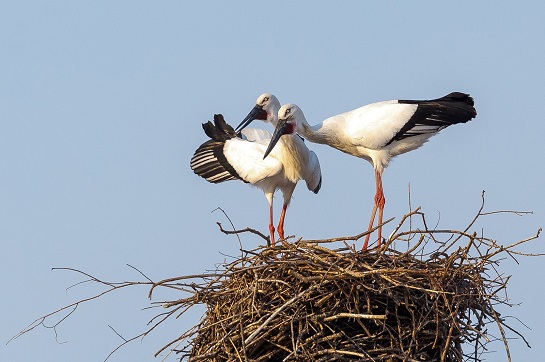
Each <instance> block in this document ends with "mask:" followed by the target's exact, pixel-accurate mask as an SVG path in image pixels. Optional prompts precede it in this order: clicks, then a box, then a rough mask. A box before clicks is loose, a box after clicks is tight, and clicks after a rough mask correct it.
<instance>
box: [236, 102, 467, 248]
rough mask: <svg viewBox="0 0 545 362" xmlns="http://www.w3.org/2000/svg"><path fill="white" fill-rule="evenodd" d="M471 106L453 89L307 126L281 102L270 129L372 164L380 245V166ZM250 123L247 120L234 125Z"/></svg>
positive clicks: (459, 118) (294, 109)
mask: <svg viewBox="0 0 545 362" xmlns="http://www.w3.org/2000/svg"><path fill="white" fill-rule="evenodd" d="M473 106H474V102H473V98H472V97H470V96H469V95H468V94H465V93H459V92H453V93H450V94H448V95H446V96H444V97H441V98H438V99H432V100H391V101H383V102H377V103H372V104H369V105H366V106H363V107H360V108H357V109H355V110H353V111H350V112H346V113H342V114H339V115H336V116H333V117H330V118H327V119H326V120H324V121H323V122H321V123H319V124H317V125H315V126H310V125H309V124H308V122H307V120H306V119H305V116H304V114H303V112H302V111H301V109H300V108H299V107H298V106H297V105H295V104H286V105H284V106H282V107H281V108H280V110H279V111H278V124H277V127H276V130H275V133H274V134H275V135H278V134H282V133H288V134H291V133H293V132H297V133H299V134H300V135H301V136H303V137H304V138H306V139H308V140H309V141H311V142H315V143H322V144H327V145H329V146H331V147H334V148H336V149H338V150H340V151H342V152H344V153H347V154H349V155H352V156H356V157H360V158H363V159H365V160H367V161H369V162H370V163H371V164H372V165H373V168H374V170H375V184H376V193H375V199H374V204H373V210H372V212H371V219H370V220H369V226H368V231H371V230H372V229H373V225H374V221H375V215H376V213H377V210H378V225H379V227H378V231H377V233H378V242H377V246H380V244H381V241H382V226H381V224H382V215H383V211H384V204H385V203H386V199H385V197H384V191H383V188H382V173H383V171H384V169H385V168H386V167H387V166H388V163H389V162H390V160H391V159H392V158H393V157H395V156H397V155H400V154H403V153H406V152H409V151H412V150H415V149H417V148H419V147H420V146H422V145H423V144H424V143H425V142H426V141H427V140H428V139H429V138H430V137H431V136H433V135H436V134H437V133H438V132H439V131H441V130H442V129H444V128H446V127H448V126H450V125H453V124H457V123H466V122H468V121H469V120H471V119H472V118H474V117H475V116H476V115H477V112H476V110H475V108H474V107H473ZM250 122H251V121H250ZM250 122H249V121H248V120H246V122H245V123H244V124H242V125H241V126H240V127H239V128H243V127H245V126H247V125H248V124H249V123H250ZM277 141H278V139H277V138H275V137H274V136H273V138H272V140H271V143H270V145H269V150H271V149H272V150H274V144H275V142H277ZM370 235H371V233H369V234H367V236H366V238H365V241H364V244H363V247H362V250H366V249H367V247H368V244H369V237H370Z"/></svg>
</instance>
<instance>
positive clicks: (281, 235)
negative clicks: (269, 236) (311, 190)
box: [278, 204, 288, 244]
mask: <svg viewBox="0 0 545 362" xmlns="http://www.w3.org/2000/svg"><path fill="white" fill-rule="evenodd" d="M287 208H288V205H286V204H284V206H282V212H281V213H280V221H279V222H278V237H279V238H280V239H282V244H284V217H285V216H286V209H287Z"/></svg>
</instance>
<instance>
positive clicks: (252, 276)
mask: <svg viewBox="0 0 545 362" xmlns="http://www.w3.org/2000/svg"><path fill="white" fill-rule="evenodd" d="M483 207H484V194H483V204H482V205H481V208H480V210H479V212H478V213H477V215H476V216H475V218H474V219H473V221H471V223H470V224H469V225H468V226H467V227H466V228H465V229H464V230H463V231H458V230H438V229H430V228H428V226H427V224H426V220H425V217H424V214H423V213H422V212H420V211H419V209H417V210H415V211H412V212H410V213H409V214H407V215H405V216H404V217H403V218H402V220H401V222H400V223H399V225H398V226H397V227H396V228H395V229H394V231H393V232H392V234H391V236H390V237H389V238H388V240H386V245H384V246H383V247H382V248H380V249H373V250H370V251H368V252H357V251H356V250H355V249H354V247H353V246H352V245H350V244H349V242H354V241H358V240H359V239H361V238H362V237H363V236H364V235H366V234H367V232H365V233H361V234H359V235H356V236H350V237H339V238H334V239H327V240H301V239H300V240H297V241H296V242H294V243H285V244H283V245H280V246H277V247H270V246H262V247H258V248H256V249H254V250H250V251H248V250H243V248H242V245H241V255H240V256H239V257H234V258H232V260H231V261H230V262H224V263H222V264H219V265H218V266H216V270H215V271H212V272H208V273H205V274H198V275H184V276H178V277H173V278H168V279H164V280H161V281H157V282H156V281H153V280H152V279H150V278H149V277H147V276H146V275H145V274H144V273H142V272H141V271H140V270H138V269H136V268H134V267H132V268H133V269H135V270H136V271H138V272H139V273H140V275H141V276H143V277H144V278H145V280H140V281H124V282H109V281H105V280H102V279H99V278H97V277H95V276H93V275H91V274H88V273H86V272H83V271H80V270H77V269H72V268H56V269H59V270H68V271H71V272H76V273H79V274H81V275H83V276H85V277H86V278H87V280H85V281H84V282H94V283H98V284H100V285H102V286H104V287H105V290H101V291H99V292H97V293H96V294H94V295H93V296H91V297H86V298H83V299H80V300H78V301H76V302H73V303H71V304H69V305H67V306H64V307H62V308H59V309H57V310H56V311H54V312H51V313H48V314H46V315H44V316H42V317H40V318H37V319H36V320H34V321H33V322H32V323H31V324H30V325H29V326H27V327H26V328H24V329H23V330H22V331H21V332H19V333H18V334H17V335H15V336H14V337H13V338H12V339H15V338H18V337H20V336H21V335H23V334H26V333H27V332H29V331H31V330H33V329H35V328H37V327H39V326H44V327H47V328H53V329H54V330H55V335H56V334H57V331H56V328H57V327H58V325H59V324H60V323H62V321H64V320H65V319H66V318H68V317H69V316H70V315H71V314H72V313H74V312H75V310H76V309H77V307H78V306H79V305H80V304H82V303H86V302H89V301H91V300H95V299H97V298H100V297H102V296H103V295H105V294H108V293H111V292H114V291H119V290H121V289H124V288H126V287H133V286H148V287H149V288H150V289H149V297H150V299H151V298H152V294H153V293H154V291H155V290H157V289H161V290H163V291H166V290H168V291H170V292H172V293H174V298H176V299H175V300H172V299H169V301H155V302H152V304H153V305H154V306H155V307H161V308H164V310H163V311H162V312H161V313H159V314H158V315H156V316H155V317H154V318H153V319H152V320H150V321H149V325H148V327H147V329H146V330H145V331H144V332H142V333H140V334H138V335H136V336H133V337H132V338H129V339H126V338H123V337H122V338H123V342H122V343H121V344H120V345H119V346H118V347H117V348H115V349H114V350H113V351H112V352H110V354H109V355H108V356H107V357H106V359H108V358H109V357H110V356H111V355H112V354H113V353H114V352H115V351H117V350H118V349H119V348H121V347H122V346H124V345H125V344H127V343H130V342H131V341H134V340H137V339H139V338H143V337H145V336H147V335H148V334H150V333H151V332H152V331H154V330H156V329H157V327H158V326H159V325H161V324H163V322H165V321H166V320H172V319H173V318H174V317H175V318H178V317H180V316H182V315H184V314H185V313H186V312H187V311H189V310H192V309H193V307H195V306H198V305H204V306H205V308H206V311H205V314H204V316H203V317H202V319H201V321H200V322H199V323H198V324H197V325H195V326H194V327H192V328H189V329H185V330H184V331H183V332H182V334H181V335H179V336H178V337H177V338H175V339H174V340H172V341H171V342H169V343H167V344H166V345H164V346H163V347H162V348H161V349H160V350H159V351H157V353H156V354H155V356H158V355H164V359H166V358H168V356H169V355H171V353H172V352H177V353H178V357H179V358H180V359H181V360H183V361H192V362H197V361H212V362H220V361H222V362H223V361H243V362H258V361H392V362H393V361H413V362H414V361H456V362H458V361H473V362H478V361H481V360H482V359H481V357H482V356H483V353H486V352H488V351H489V342H497V341H499V342H500V343H503V346H504V348H505V353H506V357H507V361H511V357H510V353H509V346H508V343H507V342H508V338H510V337H511V336H512V334H515V335H516V336H518V337H520V338H522V339H523V340H524V341H525V342H526V340H525V339H524V337H523V336H522V335H521V334H520V333H518V332H517V331H516V330H515V329H513V328H512V327H510V326H508V325H507V324H506V318H505V317H502V316H501V315H500V313H499V312H498V309H501V307H505V306H511V304H509V302H508V299H507V293H506V288H507V282H508V280H509V277H508V276H505V275H504V274H503V273H502V272H500V271H499V261H501V260H503V259H505V258H506V257H510V258H513V259H515V257H517V256H537V255H541V254H526V253H523V252H520V251H517V250H515V249H516V248H517V247H518V246H520V245H521V244H523V243H526V242H527V241H530V240H533V239H536V238H537V237H539V234H540V231H541V228H540V229H539V230H538V232H537V233H536V234H535V235H534V236H532V237H529V238H526V239H522V240H519V241H517V242H514V243H512V244H511V245H508V246H502V245H499V244H497V243H496V242H495V241H494V240H493V239H490V238H486V237H484V236H482V235H480V236H478V235H477V234H476V233H469V232H468V230H469V229H470V228H472V227H473V225H474V224H475V222H476V221H477V219H478V218H480V217H482V216H484V215H490V214H494V213H503V212H508V213H514V214H517V215H520V214H524V213H527V212H513V211H498V212H486V213H485V212H482V210H483ZM407 224H408V225H407ZM416 224H419V225H421V226H420V227H418V226H416ZM407 226H408V227H407ZM220 230H221V231H223V232H224V233H226V234H237V235H238V234H240V233H244V232H252V233H254V234H257V235H261V236H262V237H263V238H264V239H267V237H266V236H264V235H262V234H261V233H259V232H258V231H256V230H253V229H244V230H233V231H226V230H224V229H223V228H222V227H221V225H220ZM403 230H406V231H403ZM239 240H240V239H239ZM332 242H335V244H332ZM332 245H334V246H335V247H336V249H334V248H333V247H332ZM399 245H401V246H406V247H407V246H408V247H409V248H410V249H408V250H407V251H406V252H399V251H396V250H395V249H398V247H399ZM326 246H327V247H326ZM515 260H516V259H515ZM82 283H83V282H80V283H78V284H77V285H79V284H82ZM170 295H172V294H170ZM63 313H66V315H65V316H64V317H62V318H61V319H60V320H59V321H57V322H54V323H53V324H52V327H51V326H46V324H45V322H46V320H49V319H53V318H54V317H55V316H58V317H59V316H62V314H63ZM171 317H172V318H171ZM50 323H51V322H50ZM114 331H115V330H114ZM116 333H117V332H116ZM118 335H119V334H118ZM526 343H527V342H526ZM494 345H496V346H497V344H493V346H494Z"/></svg>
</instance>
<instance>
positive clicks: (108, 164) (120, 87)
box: [0, 0, 545, 361]
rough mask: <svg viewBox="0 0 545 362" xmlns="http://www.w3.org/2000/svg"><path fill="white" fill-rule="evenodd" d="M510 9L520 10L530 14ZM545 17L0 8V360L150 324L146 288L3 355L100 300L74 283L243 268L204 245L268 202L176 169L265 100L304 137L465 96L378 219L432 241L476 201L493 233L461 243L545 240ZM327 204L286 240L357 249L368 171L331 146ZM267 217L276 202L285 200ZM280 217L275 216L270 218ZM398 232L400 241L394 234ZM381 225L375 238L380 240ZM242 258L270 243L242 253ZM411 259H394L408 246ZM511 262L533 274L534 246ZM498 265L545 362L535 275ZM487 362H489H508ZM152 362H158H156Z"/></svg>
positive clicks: (524, 354) (321, 153)
mask: <svg viewBox="0 0 545 362" xmlns="http://www.w3.org/2000/svg"><path fill="white" fill-rule="evenodd" d="M522 4H523V5H522ZM544 13H545V5H544V4H543V3H542V2H539V1H533V2H525V3H520V2H519V3H517V2H492V1H488V2H475V1H456V2H450V3H445V2H432V1H413V2H401V1H395V2H380V3H378V2H376V3H371V2H362V1H345V2H342V3H339V2H324V1H314V2H300V3H297V4H294V2H284V1H276V2H268V3H267V2H266V3H263V2H250V1H246V2H237V3H236V4H233V3H228V2H222V1H214V2H198V3H197V2H194V3H192V4H188V3H182V2H179V1H162V2H151V1H147V2H145V1H132V0H131V1H116V2H113V1H93V2H85V3H84V2H75V1H17V2H16V1H12V2H3V3H2V4H1V5H0V64H1V67H0V172H1V174H0V278H1V279H0V283H1V285H2V298H1V302H0V303H1V304H0V307H1V308H0V325H1V326H2V327H1V328H0V340H1V341H3V343H1V344H0V360H2V361H36V360H40V361H75V360H77V361H102V360H103V359H104V358H105V357H106V356H107V355H108V353H109V352H110V351H111V350H112V349H113V348H115V347H116V346H117V345H118V344H119V342H120V339H119V338H118V337H117V336H116V335H115V334H114V333H113V332H112V331H111V330H110V329H109V327H108V325H111V326H112V327H114V328H115V329H116V330H117V331H118V332H120V333H121V334H123V336H125V337H131V336H132V335H134V334H138V333H140V332H141V331H143V330H144V329H145V327H146V325H145V323H146V322H147V320H148V319H149V318H150V317H151V316H153V315H154V314H155V312H157V310H152V311H141V308H144V307H146V306H147V305H148V301H147V299H146V295H147V290H146V289H144V288H141V289H135V290H132V291H131V290H127V291H121V292H119V293H117V294H115V295H111V296H109V297H105V298H101V299H100V300H98V301H96V302H92V303H90V304H87V305H82V306H81V307H80V308H79V309H78V310H77V311H76V312H75V314H73V315H72V316H71V317H70V318H69V319H68V320H66V321H65V322H63V324H61V325H60V326H59V327H58V328H57V333H58V339H59V341H63V342H64V341H66V343H63V344H59V343H57V342H56V341H55V335H54V332H53V331H52V330H46V329H43V328H42V329H37V330H35V331H34V332H32V333H30V334H28V335H25V336H23V337H22V338H19V339H17V340H15V341H13V342H11V343H10V344H9V345H7V346H6V345H4V343H5V342H6V341H7V340H8V339H9V338H10V337H11V336H12V335H14V334H15V333H17V332H18V331H19V330H20V329H22V328H23V327H25V326H26V325H27V324H28V323H29V322H31V321H32V320H34V319H35V318H37V317H39V316H40V315H43V314H45V313H48V312H50V311H52V310H54V309H56V308H58V307H61V306H63V305H65V304H68V303H70V302H72V301H74V300H76V299H79V298H82V297H85V296H88V295H90V294H91V293H93V292H95V291H96V290H97V288H95V287H93V286H91V285H83V286H78V287H75V288H72V289H70V290H68V291H66V290H65V289H66V288H67V287H69V286H70V285H72V284H74V283H76V282H78V281H80V280H82V279H81V278H79V277H77V276H76V275H74V274H70V273H66V272H52V271H50V270H51V268H52V267H73V268H79V269H82V270H84V271H86V272H89V273H91V274H94V275H96V276H98V277H101V278H104V279H106V280H108V281H122V280H128V279H131V280H133V279H140V276H139V275H138V274H137V273H136V272H135V271H133V270H132V269H130V268H128V267H127V266H126V264H131V265H133V266H135V267H137V268H139V269H140V270H142V271H143V272H144V273H146V274H147V275H148V276H150V277H151V278H153V279H155V280H158V279H162V278H167V277H172V276H177V275H183V274H196V273H201V272H204V271H206V270H209V269H213V268H214V266H215V265H216V264H217V263H219V262H221V261H223V260H224V259H225V258H226V257H225V256H224V254H227V255H237V254H238V248H239V244H238V241H237V240H236V238H234V237H228V236H225V235H223V234H221V233H220V232H219V231H218V230H217V226H216V224H215V222H216V221H221V222H223V223H224V225H227V220H226V219H225V217H224V216H223V215H222V214H221V213H219V212H215V213H211V211H212V210H214V209H215V208H217V207H221V208H223V209H224V210H225V211H226V212H227V213H228V215H229V217H230V218H231V219H232V220H233V222H234V223H235V225H236V226H237V227H241V228H242V227H246V226H249V227H254V228H257V229H259V230H261V231H262V232H265V233H266V231H267V219H268V209H267V202H266V200H265V198H264V196H263V194H262V193H261V191H259V190H257V189H253V188H250V187H248V186H247V185H244V184H242V183H241V182H228V183H224V184H220V185H213V184H209V183H207V182H206V181H204V180H203V179H201V178H199V177H197V176H196V175H194V174H193V172H192V171H191V169H190V168H189V159H190V158H191V155H192V154H193V152H194V150H195V149H196V148H197V147H198V146H199V144H201V143H202V142H203V141H204V140H205V139H206V137H205V135H204V134H203V132H202V129H201V123H202V122H205V121H207V120H209V119H211V117H212V115H213V114H214V113H223V114H224V115H225V118H226V119H227V120H228V121H229V122H231V123H233V124H238V123H239V122H240V121H241V120H242V118H243V117H244V116H245V115H246V114H247V112H248V111H249V110H250V109H251V108H252V107H253V105H254V102H255V99H256V98H257V96H258V95H259V94H260V93H263V92H271V93H274V94H275V95H277V96H278V98H279V99H280V101H281V103H287V102H293V103H297V104H298V105H299V106H300V107H301V108H302V109H303V111H304V112H305V115H306V116H307V119H308V120H309V122H310V123H311V124H314V123H317V122H319V121H321V120H322V119H324V118H326V117H328V116H331V115H334V114H337V113H340V112H344V111H348V110H351V109H353V108H356V107H358V106H361V105H364V104H367V103H371V102H374V101H380V100H388V99H398V98H402V99H422V98H424V99H425V98H437V97H440V96H443V95H445V94H447V93H449V92H451V91H462V92H467V93H470V94H471V95H472V96H473V97H474V98H475V104H476V108H477V111H478V116H477V118H476V119H475V120H473V121H472V122H470V123H468V124H464V125H458V126H453V127H451V128H449V129H447V130H445V131H443V132H442V133H441V134H440V135H438V136H436V137H434V138H433V139H431V141H430V142H429V143H428V144H426V145H425V146H424V147H422V148H421V149H419V150H417V151H414V152H412V153H410V154H406V155H402V156H400V157H398V158H396V159H394V160H393V162H392V163H391V165H390V167H389V168H388V169H387V171H386V172H385V174H384V188H385V194H386V200H387V201H386V209H385V218H389V217H392V216H395V217H396V220H399V218H400V217H401V216H402V215H403V214H404V213H405V212H406V211H407V210H408V202H407V190H408V185H409V184H410V188H411V202H412V205H413V206H422V208H423V210H424V211H425V212H426V213H427V215H428V219H429V220H430V223H431V224H436V223H438V225H439V227H441V228H449V229H463V228H465V226H466V225H467V223H468V222H469V221H470V220H471V219H472V218H473V216H474V214H475V213H476V211H477V210H478V208H479V206H480V202H481V191H482V190H486V200H487V202H486V205H487V206H486V209H487V210H488V211H493V210H498V209H513V210H528V211H533V212H534V214H533V215H529V216H525V217H516V216H512V215H497V216H488V217H487V218H485V219H483V220H482V222H481V223H479V224H478V225H476V226H475V227H474V228H473V230H475V231H478V232H480V231H481V228H484V233H485V234H486V235H487V236H489V237H492V238H495V239H497V240H498V242H499V243H502V244H510V243H512V242H514V241H517V240H519V239H522V238H525V237H528V236H531V235H533V234H534V233H535V232H536V231H537V229H538V228H539V227H540V226H545V222H544V214H545V205H544V201H545V197H544V194H543V190H542V189H543V181H544V179H545V177H544V170H543V168H544V164H543V155H544V154H545V146H544V143H543V140H542V138H543V135H544V134H545V119H544V114H545V102H544V95H545V92H544V91H543V84H544V83H545V70H544V64H545V23H544V22H543V14H544ZM309 147H310V148H311V149H313V150H314V151H315V152H316V153H317V154H318V157H319V158H320V162H321V165H322V172H323V185H322V189H321V191H320V193H319V194H318V195H314V194H313V193H311V192H308V191H307V190H306V188H305V186H304V185H299V186H298V187H297V189H296V190H295V193H294V199H293V201H292V205H291V206H290V209H289V210H288V213H287V216H286V226H285V228H286V233H287V234H295V235H297V236H302V237H305V238H327V237H335V236H343V235H352V234H357V233H359V232H361V231H364V230H365V229H366V225H367V222H368V218H369V213H370V211H371V207H372V200H373V195H374V179H373V172H372V168H371V166H370V165H369V164H368V163H367V162H365V161H363V160H359V159H356V158H353V157H349V156H347V155H344V154H341V153H339V152H338V151H336V150H333V149H330V148H328V147H326V146H320V145H313V144H309ZM277 200H280V198H278V197H277ZM276 211H277V214H276V217H278V211H279V207H277V208H276ZM395 223H396V222H395ZM392 228H393V224H392V225H389V226H386V227H385V230H384V234H386V235H388V234H389V233H390V232H391V229H392ZM242 240H243V243H244V245H245V246H246V247H247V248H251V247H253V246H256V245H257V244H258V243H260V242H261V240H259V239H256V238H255V237H254V236H252V235H244V236H243V237H242ZM400 247H403V246H400ZM521 250H524V251H532V252H545V247H543V240H541V239H538V240H537V241H534V242H532V243H531V244H529V245H525V246H523V247H521ZM520 262H521V264H520V265H517V264H515V263H514V262H512V261H511V260H506V261H505V262H504V263H503V264H501V266H500V270H501V271H502V272H503V273H505V274H507V275H509V274H511V275H513V278H512V279H511V282H510V286H509V297H510V298H511V299H512V302H513V303H516V304H520V305H517V306H516V307H513V308H510V309H507V310H505V309H504V310H502V312H503V313H504V315H513V316H516V317H518V318H520V319H521V320H522V321H523V322H524V323H525V324H526V325H528V327H529V328H530V329H526V328H525V327H524V326H522V325H520V324H518V323H517V322H516V321H513V323H512V325H513V326H514V327H515V328H517V329H518V330H519V331H520V332H522V333H523V334H524V335H525V336H526V338H527V339H528V341H529V342H530V344H531V345H532V348H531V349H528V348H526V347H525V344H524V343H523V342H522V341H521V340H513V341H511V350H512V355H513V360H526V361H537V360H541V359H542V357H543V355H545V344H543V343H542V341H543V340H544V339H545V327H544V326H545V312H544V311H543V307H542V302H541V301H542V300H543V298H544V297H545V296H544V294H545V293H544V292H543V282H542V279H543V277H542V276H543V266H542V264H543V259H542V258H541V259H539V258H524V259H522V258H521V259H520ZM199 312H200V311H195V312H194V313H191V314H190V315H188V316H187V318H184V319H181V320H177V321H173V322H172V323H170V324H167V325H165V326H164V327H163V328H160V329H159V330H157V331H156V333H154V334H152V335H151V336H150V337H148V338H146V339H144V340H143V341H142V342H140V341H137V342H135V343H132V344H130V345H128V346H126V347H125V348H123V349H121V350H120V351H119V352H117V353H116V354H114V355H113V357H112V358H111V359H110V360H111V361H127V360H131V361H150V360H152V359H153V358H152V356H153V353H154V352H155V351H156V350H157V349H159V348H160V347H162V346H163V344H165V343H167V342H168V341H170V340H171V339H173V338H176V337H177V336H178V335H179V334H180V332H181V331H182V330H184V329H186V328H188V327H190V326H191V325H193V324H194V323H195V321H196V320H197V318H198V317H199ZM501 348H502V347H501V345H497V347H496V349H499V350H500V352H498V353H495V354H492V355H490V356H489V360H491V361H499V360H505V357H504V354H503V353H502V352H501ZM157 360H160V359H157Z"/></svg>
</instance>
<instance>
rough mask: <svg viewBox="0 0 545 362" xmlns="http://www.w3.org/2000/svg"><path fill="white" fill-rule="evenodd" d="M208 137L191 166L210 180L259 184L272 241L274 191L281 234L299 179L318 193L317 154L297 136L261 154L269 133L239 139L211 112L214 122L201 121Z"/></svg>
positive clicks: (273, 240)
mask: <svg viewBox="0 0 545 362" xmlns="http://www.w3.org/2000/svg"><path fill="white" fill-rule="evenodd" d="M203 129H204V132H205V133H206V135H207V136H208V137H210V140H209V141H207V142H205V143H203V144H202V145H201V146H200V147H199V148H198V149H197V150H196V151H195V154H194V155H193V157H192V158H191V169H192V170H193V171H194V172H195V173H196V174H197V175H199V176H201V177H203V178H205V179H206V180H207V181H209V182H212V183H219V182H223V181H228V180H236V179H240V180H242V181H244V182H246V183H250V184H252V185H254V186H257V187H259V188H260V189H262V190H263V192H264V193H265V197H266V198H267V201H268V202H269V233H270V238H271V244H272V245H274V243H275V239H274V231H275V228H274V224H273V195H274V193H275V191H276V190H277V189H280V191H282V194H283V196H284V204H283V206H282V213H281V214H280V221H279V223H278V236H279V237H280V239H285V237H284V217H285V215H286V209H287V207H288V205H289V203H290V200H291V196H292V194H293V191H294V190H295V186H296V185H297V182H298V181H299V180H305V182H306V184H307V187H308V189H309V190H310V191H312V192H314V193H318V191H319V190H320V186H321V184H322V174H321V171H320V163H319V162H318V157H317V156H316V154H315V153H314V152H312V151H310V150H309V149H308V148H307V146H306V145H305V144H304V142H303V140H302V139H300V138H299V137H297V138H296V139H294V140H291V142H289V141H287V142H283V143H282V144H279V146H280V147H277V148H275V151H274V152H271V155H270V156H271V157H268V158H267V159H265V158H264V154H265V150H266V148H267V144H269V143H270V140H271V134H270V133H268V132H267V131H263V130H259V131H260V132H253V133H252V134H251V135H250V136H249V137H248V139H252V141H249V140H248V139H242V138H241V137H239V136H238V135H237V133H235V131H234V130H233V128H232V127H231V126H229V125H228V124H227V123H226V122H225V120H224V119H223V116H222V115H221V114H216V115H214V124H212V122H210V121H208V123H204V124H203Z"/></svg>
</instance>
